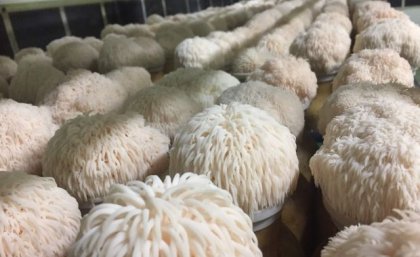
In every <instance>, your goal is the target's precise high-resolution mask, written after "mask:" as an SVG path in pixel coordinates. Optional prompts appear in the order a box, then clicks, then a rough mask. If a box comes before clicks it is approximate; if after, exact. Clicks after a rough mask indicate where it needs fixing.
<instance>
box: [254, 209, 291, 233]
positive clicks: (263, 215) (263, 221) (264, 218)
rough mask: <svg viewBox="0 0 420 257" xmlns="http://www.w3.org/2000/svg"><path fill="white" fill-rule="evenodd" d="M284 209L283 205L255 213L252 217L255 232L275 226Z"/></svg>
mask: <svg viewBox="0 0 420 257" xmlns="http://www.w3.org/2000/svg"><path fill="white" fill-rule="evenodd" d="M282 207H283V204H279V205H276V206H274V207H270V208H266V209H262V210H259V211H255V212H254V213H253V215H252V223H253V230H254V232H257V231H260V230H263V229H265V228H267V227H268V226H270V225H271V224H273V223H274V222H275V221H276V219H277V218H279V216H280V211H281V208H282Z"/></svg>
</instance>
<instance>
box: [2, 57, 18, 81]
mask: <svg viewBox="0 0 420 257" xmlns="http://www.w3.org/2000/svg"><path fill="white" fill-rule="evenodd" d="M16 71H17V64H16V62H15V61H14V60H13V59H11V58H10V57H8V56H3V55H0V77H3V78H4V79H5V80H10V79H11V78H12V77H13V76H14V75H15V73H16Z"/></svg>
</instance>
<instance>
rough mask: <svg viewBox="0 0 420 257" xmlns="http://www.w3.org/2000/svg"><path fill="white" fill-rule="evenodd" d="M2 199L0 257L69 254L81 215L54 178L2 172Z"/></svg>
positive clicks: (0, 186)
mask: <svg viewBox="0 0 420 257" xmlns="http://www.w3.org/2000/svg"><path fill="white" fill-rule="evenodd" d="M0 202H1V205H2V208H1V209H0V215H1V223H0V224H1V229H0V232H1V239H2V240H1V241H0V255H1V256H20V257H31V256H43V257H64V256H66V253H67V250H68V249H69V248H70V246H71V245H72V244H73V243H74V241H75V240H76V237H77V233H78V232H79V228H80V220H81V218H82V217H81V214H80V210H79V208H78V207H79V206H78V204H77V201H76V200H75V199H74V198H73V197H71V196H70V195H69V194H68V193H67V192H66V191H65V190H64V189H61V188H59V187H57V184H56V183H55V181H54V179H53V178H42V177H38V176H34V175H29V174H25V173H23V172H13V173H12V172H0Z"/></svg>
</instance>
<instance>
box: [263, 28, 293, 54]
mask: <svg viewBox="0 0 420 257" xmlns="http://www.w3.org/2000/svg"><path fill="white" fill-rule="evenodd" d="M294 39H295V37H294V35H293V34H292V33H289V32H288V31H286V30H283V31H280V30H277V31H276V33H271V34H267V35H265V36H263V37H262V38H261V39H260V41H258V44H257V48H258V49H264V50H266V51H268V52H270V53H271V54H274V55H283V54H288V53H289V48H290V45H291V44H292V42H293V40H294Z"/></svg>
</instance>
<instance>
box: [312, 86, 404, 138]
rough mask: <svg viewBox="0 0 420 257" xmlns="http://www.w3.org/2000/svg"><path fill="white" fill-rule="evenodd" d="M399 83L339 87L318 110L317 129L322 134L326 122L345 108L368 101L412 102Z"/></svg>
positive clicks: (341, 112)
mask: <svg viewBox="0 0 420 257" xmlns="http://www.w3.org/2000/svg"><path fill="white" fill-rule="evenodd" d="M401 89H402V87H401V85H399V84H371V83H356V84H348V85H343V86H341V87H339V88H338V89H337V90H335V91H334V92H333V93H332V94H331V95H330V96H329V97H328V99H327V101H326V102H325V103H324V105H323V106H322V109H321V110H320V112H319V120H318V131H319V132H320V133H322V134H324V133H325V129H326V127H327V125H328V123H329V122H330V121H331V120H332V119H333V118H334V117H336V116H338V115H341V114H343V113H344V112H345V111H346V110H348V109H350V108H353V107H355V106H358V105H363V104H364V103H367V102H370V101H381V100H382V99H388V100H389V101H392V100H394V101H402V102H408V103H412V101H411V99H410V98H409V97H407V96H404V95H403V94H404V93H403V91H401Z"/></svg>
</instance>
